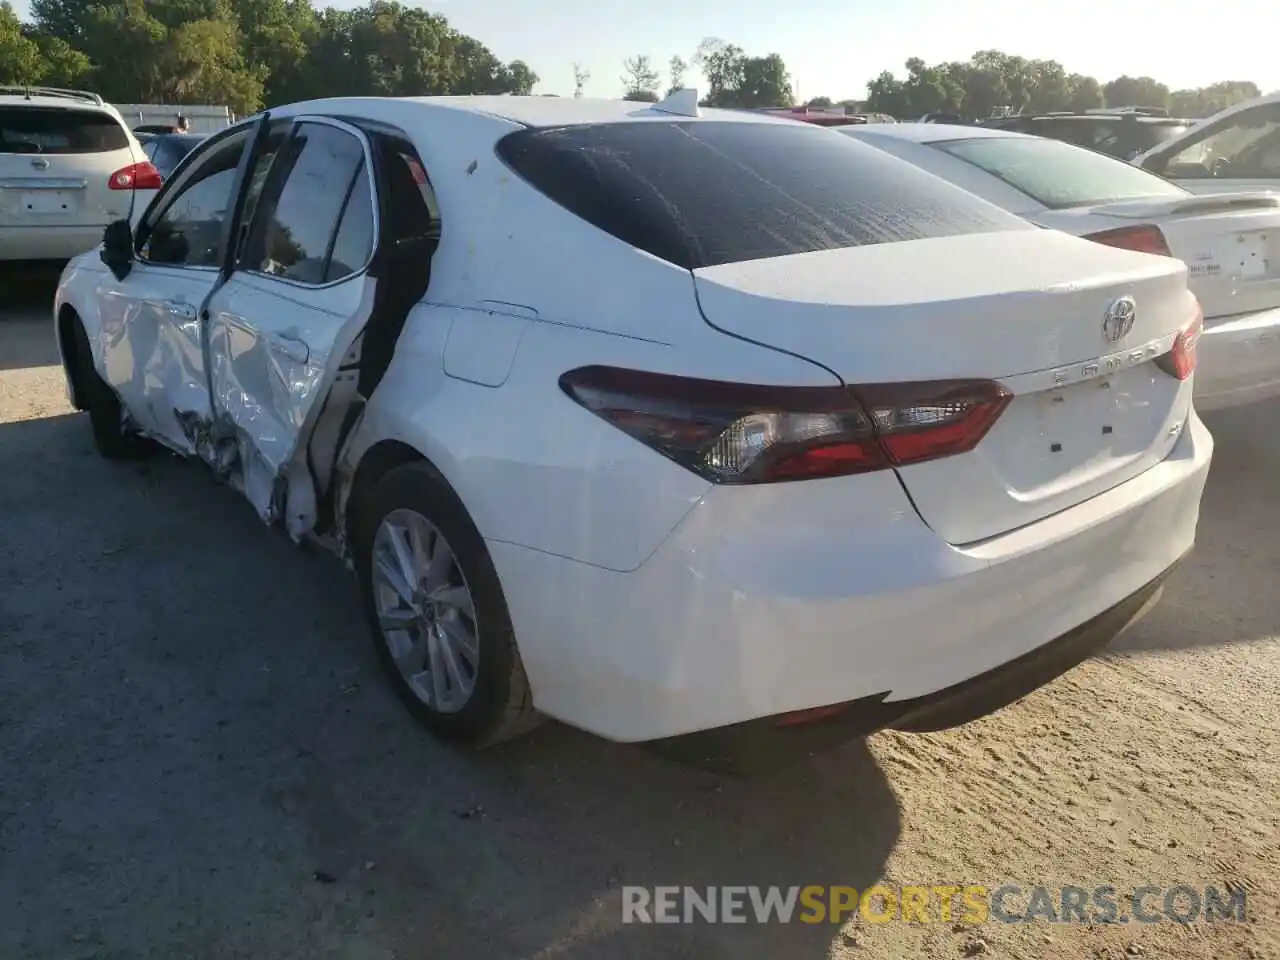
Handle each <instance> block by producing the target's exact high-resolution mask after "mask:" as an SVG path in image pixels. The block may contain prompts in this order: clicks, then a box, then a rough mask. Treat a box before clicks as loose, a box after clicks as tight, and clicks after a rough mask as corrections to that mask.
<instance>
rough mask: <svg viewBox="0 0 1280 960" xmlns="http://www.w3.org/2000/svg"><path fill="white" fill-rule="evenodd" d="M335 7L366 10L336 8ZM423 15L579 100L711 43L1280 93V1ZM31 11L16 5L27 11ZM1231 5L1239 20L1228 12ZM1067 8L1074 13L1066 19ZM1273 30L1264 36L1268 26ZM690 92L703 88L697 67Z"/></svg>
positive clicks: (758, 5)
mask: <svg viewBox="0 0 1280 960" xmlns="http://www.w3.org/2000/svg"><path fill="white" fill-rule="evenodd" d="M333 5H334V6H339V7H352V6H358V5H360V4H359V3H355V2H342V0H337V2H335V3H333ZM409 5H410V6H423V7H426V8H428V9H430V10H432V11H434V12H437V13H441V14H443V15H444V16H446V17H448V18H449V20H450V22H451V23H452V24H453V25H454V26H455V27H456V28H457V29H459V30H461V31H462V32H463V33H466V34H469V35H471V36H473V37H475V38H476V39H477V40H480V41H481V42H482V43H484V44H485V45H487V46H488V47H489V49H491V50H492V51H493V52H494V54H495V55H497V56H498V57H500V58H501V59H503V60H516V59H520V60H524V61H525V62H526V63H528V64H529V65H530V67H532V68H533V70H534V72H535V73H537V74H538V76H539V77H540V78H541V82H540V83H539V85H538V87H537V88H536V90H535V92H536V93H558V94H561V95H569V94H572V93H573V64H574V63H575V62H577V63H579V64H581V65H582V66H583V67H585V68H586V69H587V70H589V71H590V73H591V79H590V81H589V82H588V84H587V87H586V93H587V95H588V96H601V97H617V96H620V95H621V92H622V81H621V79H620V78H621V76H622V73H623V67H622V61H623V60H624V59H625V58H627V57H630V56H634V55H636V54H648V55H649V57H650V58H651V60H652V61H653V63H654V65H655V66H656V67H658V68H659V69H660V71H661V72H662V73H663V75H664V76H663V86H664V87H665V86H666V85H667V84H668V80H667V78H666V64H667V63H668V61H670V59H671V57H672V56H674V55H679V56H681V57H683V58H684V59H686V60H689V59H690V58H692V56H693V53H694V51H695V50H696V49H697V47H698V44H699V42H700V41H701V40H702V39H703V38H704V37H719V38H721V39H723V40H726V41H728V42H730V43H734V44H737V45H738V46H739V47H742V48H743V49H744V50H745V51H746V52H747V53H748V54H751V55H755V56H762V55H764V54H769V53H778V54H780V55H781V56H782V58H783V60H784V61H786V64H787V67H788V69H789V70H790V72H791V77H792V84H793V88H794V89H795V93H796V96H797V99H799V100H808V99H810V98H812V97H817V96H827V97H831V98H832V99H833V100H841V99H849V98H852V99H857V98H861V97H862V96H864V95H865V92H866V83H867V81H868V80H870V79H871V78H873V77H875V76H877V75H878V74H879V73H880V71H882V70H891V71H893V72H895V73H897V74H899V75H900V76H901V75H902V74H904V73H905V70H904V68H903V66H902V65H903V63H904V61H906V60H907V58H909V57H912V56H918V57H921V58H923V59H924V60H925V61H926V62H929V63H933V62H936V61H944V60H966V59H968V58H969V56H970V55H972V54H973V53H974V52H976V51H978V50H983V49H991V48H995V49H998V50H1003V51H1004V52H1006V53H1010V54H1017V55H1019V56H1023V57H1027V58H1038V59H1046V60H1057V61H1059V62H1060V63H1062V64H1063V65H1064V66H1065V67H1066V68H1067V70H1068V71H1071V72H1075V73H1084V74H1089V75H1092V76H1095V77H1097V78H1098V79H1099V80H1101V81H1103V82H1106V81H1107V80H1111V79H1113V78H1115V77H1117V76H1119V75H1120V74H1122V73H1127V74H1129V75H1131V76H1142V75H1147V76H1151V77H1154V78H1156V79H1157V80H1159V81H1161V82H1163V83H1166V84H1168V85H1169V86H1170V87H1172V88H1174V89H1177V88H1181V87H1199V86H1206V85H1208V84H1210V83H1213V82H1215V81H1218V80H1253V81H1254V82H1255V83H1257V84H1258V86H1260V87H1261V88H1262V90H1263V92H1264V93H1266V92H1270V91H1272V90H1276V89H1280V55H1277V46H1276V39H1275V37H1276V30H1275V29H1274V28H1275V27H1280V7H1277V6H1276V4H1275V3H1274V0H1270V2H1269V0H1234V2H1233V3H1231V4H1230V5H1228V6H1227V7H1225V8H1224V7H1214V6H1213V5H1212V4H1208V5H1206V4H1205V3H1204V2H1203V0H1195V2H1192V0H1072V2H1071V3H1069V4H1068V3H1063V2H1059V3H1053V4H1050V5H1049V6H1047V7H1039V6H1038V5H1037V4H1035V3H1033V2H1027V0H1023V2H1019V3H1014V2H1009V0H985V2H980V3H975V2H969V3H965V2H963V0H952V2H947V0H882V2H878V3H877V2H871V3H868V2H866V0H861V2H859V0H697V2H694V0H644V2H636V0H631V2H621V0H435V2H431V3H421V4H409ZM27 6H28V5H27V3H26V2H25V0H20V2H17V3H15V4H14V7H15V8H16V9H17V10H18V12H19V14H20V15H24V16H25V14H26V13H27ZM1226 10H1229V11H1230V15H1229V16H1228V15H1224V13H1225V11H1226ZM1067 11H1070V12H1069V13H1068V12H1067ZM1268 24H1269V25H1271V29H1267V28H1266V26H1267V25H1268ZM685 83H686V85H692V84H696V85H698V86H704V84H703V82H702V79H701V77H699V76H698V75H697V73H696V71H691V73H690V74H689V75H688V76H687V77H686V80H685Z"/></svg>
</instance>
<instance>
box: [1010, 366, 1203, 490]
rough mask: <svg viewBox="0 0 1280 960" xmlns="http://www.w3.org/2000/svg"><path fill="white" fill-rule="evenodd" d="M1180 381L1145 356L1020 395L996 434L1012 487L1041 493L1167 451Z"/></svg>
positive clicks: (1073, 485) (1084, 481) (1089, 480)
mask: <svg viewBox="0 0 1280 960" xmlns="http://www.w3.org/2000/svg"><path fill="white" fill-rule="evenodd" d="M1177 385H1178V381H1176V380H1174V378H1172V377H1170V376H1169V375H1168V374H1167V373H1165V372H1164V371H1163V370H1160V369H1159V368H1158V367H1156V366H1155V364H1154V363H1151V362H1147V363H1142V364H1140V365H1138V366H1135V367H1131V368H1128V369H1125V370H1120V371H1117V372H1116V373H1114V374H1111V375H1107V376H1101V377H1097V378H1094V379H1091V380H1085V381H1083V382H1080V383H1073V384H1068V385H1065V386H1062V387H1057V388H1055V389H1051V390H1043V391H1038V392H1036V393H1033V394H1030V395H1024V396H1021V397H1019V398H1017V399H1016V400H1015V401H1014V403H1013V404H1012V405H1011V406H1010V408H1009V410H1008V412H1007V413H1006V415H1005V418H1004V419H1006V420H1008V423H1001V424H1000V425H999V427H1000V429H997V430H996V431H993V435H992V437H991V438H990V439H992V440H999V442H1000V446H1001V449H999V450H993V451H992V453H993V455H994V456H996V457H997V458H998V459H999V462H1000V464H1001V472H1002V473H1003V474H1004V480H1005V483H1006V486H1007V488H1008V489H1009V490H1010V492H1011V493H1014V494H1015V495H1019V496H1023V497H1026V498H1029V499H1034V500H1038V499H1041V498H1043V497H1051V496H1055V495H1058V494H1061V493H1064V492H1065V491H1067V490H1070V489H1073V488H1076V487H1080V486H1082V485H1086V484H1090V483H1093V482H1095V481H1097V480H1099V479H1100V478H1102V477H1103V476H1105V475H1106V474H1108V473H1113V472H1115V471H1123V470H1125V469H1126V467H1127V465H1129V464H1132V463H1134V462H1135V461H1137V460H1140V459H1143V458H1146V457H1149V456H1151V455H1152V454H1153V453H1156V454H1157V455H1159V456H1162V454H1160V453H1159V452H1158V451H1159V449H1160V448H1161V447H1163V446H1165V445H1169V446H1171V445H1172V443H1173V441H1174V440H1175V439H1176V437H1172V436H1167V435H1166V434H1167V432H1168V431H1167V427H1168V424H1169V422H1170V419H1169V418H1170V413H1171V409H1172V405H1173V399H1174V395H1175V394H1176V392H1177V389H1178V386H1177Z"/></svg>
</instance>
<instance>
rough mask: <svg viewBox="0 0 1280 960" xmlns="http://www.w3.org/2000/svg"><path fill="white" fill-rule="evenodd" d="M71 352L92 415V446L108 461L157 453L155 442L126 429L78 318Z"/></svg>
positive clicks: (82, 402)
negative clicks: (94, 361) (98, 369)
mask: <svg viewBox="0 0 1280 960" xmlns="http://www.w3.org/2000/svg"><path fill="white" fill-rule="evenodd" d="M71 339H72V353H71V357H70V358H68V359H69V364H68V365H69V367H70V368H71V376H72V377H73V380H74V383H75V386H76V394H77V398H78V399H79V401H80V405H81V407H83V408H84V410H85V412H86V413H88V414H89V424H90V426H91V427H92V428H93V445H94V446H95V447H96V448H97V450H98V453H99V454H100V455H102V456H103V457H104V458H105V459H107V460H143V459H146V458H147V457H149V456H151V454H153V453H154V452H155V451H156V445H155V442H154V441H152V440H151V439H149V438H147V437H143V436H140V435H138V434H136V433H134V432H133V431H131V430H129V429H127V428H126V427H125V425H124V415H123V414H124V411H123V410H122V409H121V408H120V398H119V397H117V396H116V393H115V391H114V390H112V389H111V387H110V386H108V385H107V382H106V381H105V380H103V379H102V377H100V376H99V375H98V371H97V370H96V369H95V368H94V365H93V351H92V350H91V349H90V347H89V337H88V335H87V334H86V333H85V331H84V324H82V323H81V322H80V318H79V317H77V318H75V319H74V320H73V321H72V324H71Z"/></svg>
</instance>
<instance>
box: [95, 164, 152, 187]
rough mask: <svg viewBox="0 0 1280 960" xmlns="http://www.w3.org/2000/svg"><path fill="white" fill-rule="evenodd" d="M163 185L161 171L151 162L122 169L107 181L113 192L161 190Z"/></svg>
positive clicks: (130, 165)
mask: <svg viewBox="0 0 1280 960" xmlns="http://www.w3.org/2000/svg"><path fill="white" fill-rule="evenodd" d="M163 184H164V178H163V177H162V176H160V171H159V170H157V169H156V168H155V166H154V164H152V163H151V162H150V161H149V160H143V161H142V162H141V163H131V164H129V166H127V167H121V168H120V169H119V170H117V171H116V172H115V173H113V174H112V175H111V179H110V180H108V181H107V186H108V187H110V188H111V189H112V190H159V189H160V187H161V186H162V185H163Z"/></svg>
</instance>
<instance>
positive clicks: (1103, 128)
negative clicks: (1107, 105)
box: [1085, 122, 1124, 157]
mask: <svg viewBox="0 0 1280 960" xmlns="http://www.w3.org/2000/svg"><path fill="white" fill-rule="evenodd" d="M1123 133H1124V123H1123V122H1121V123H1118V124H1111V123H1099V124H1096V125H1095V126H1094V128H1093V142H1092V143H1087V144H1085V146H1089V147H1093V149H1095V150H1098V151H1100V152H1102V153H1105V154H1108V155H1109V156H1113V157H1116V156H1119V155H1120V154H1122V153H1123V152H1124V147H1123V145H1122V144H1121V142H1120V140H1121V137H1122V136H1123Z"/></svg>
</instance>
